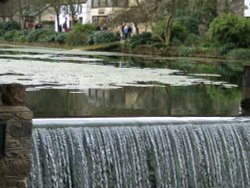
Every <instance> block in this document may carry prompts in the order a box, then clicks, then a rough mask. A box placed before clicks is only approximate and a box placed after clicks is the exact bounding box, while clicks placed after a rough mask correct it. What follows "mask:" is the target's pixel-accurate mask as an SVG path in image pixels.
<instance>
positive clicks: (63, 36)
mask: <svg viewBox="0 0 250 188" xmlns="http://www.w3.org/2000/svg"><path fill="white" fill-rule="evenodd" d="M66 35H67V34H66V33H62V32H61V33H56V35H55V42H58V43H59V44H63V43H65V42H66Z"/></svg>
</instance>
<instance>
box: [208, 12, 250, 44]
mask: <svg viewBox="0 0 250 188" xmlns="http://www.w3.org/2000/svg"><path fill="white" fill-rule="evenodd" d="M208 33H209V36H210V39H211V40H212V41H213V42H215V43H216V44H217V45H225V44H228V43H233V44H235V45H236V46H237V47H249V46H250V35H249V33H250V21H249V20H248V19H247V18H244V17H241V16H236V15H232V14H225V15H222V16H219V17H217V18H215V19H214V20H213V21H212V23H211V24H210V27H209V31H208Z"/></svg>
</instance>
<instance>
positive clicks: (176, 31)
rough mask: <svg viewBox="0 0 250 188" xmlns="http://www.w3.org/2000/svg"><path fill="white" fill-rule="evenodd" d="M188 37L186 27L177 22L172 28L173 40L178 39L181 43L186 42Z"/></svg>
mask: <svg viewBox="0 0 250 188" xmlns="http://www.w3.org/2000/svg"><path fill="white" fill-rule="evenodd" d="M187 36H188V31H187V29H186V27H185V26H183V25H182V24H181V23H180V22H178V21H175V22H174V23H173V25H172V28H171V40H173V38H176V39H178V40H179V41H181V42H184V41H185V40H186V38H187Z"/></svg>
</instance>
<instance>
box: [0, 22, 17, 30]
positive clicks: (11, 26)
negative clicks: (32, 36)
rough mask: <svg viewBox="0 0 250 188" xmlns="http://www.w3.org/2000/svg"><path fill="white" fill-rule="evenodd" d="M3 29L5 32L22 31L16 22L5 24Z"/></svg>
mask: <svg viewBox="0 0 250 188" xmlns="http://www.w3.org/2000/svg"><path fill="white" fill-rule="evenodd" d="M1 27H2V29H3V30H5V31H11V30H20V29H21V26H20V24H19V23H17V22H15V21H10V22H6V23H3V24H2V26H1Z"/></svg>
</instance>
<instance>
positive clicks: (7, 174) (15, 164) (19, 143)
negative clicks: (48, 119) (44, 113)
mask: <svg viewBox="0 0 250 188" xmlns="http://www.w3.org/2000/svg"><path fill="white" fill-rule="evenodd" d="M0 91H1V101H0V121H1V122H2V123H1V125H2V124H5V126H6V128H5V130H6V137H5V152H4V156H3V157H2V158H0V187H1V188H26V187H27V178H28V176H29V172H30V166H31V164H30V163H31V138H32V134H31V133H32V118H33V114H32V112H31V111H30V110H29V109H28V108H27V107H25V106H24V100H25V88H24V87H23V86H22V85H20V84H8V85H2V86H0ZM0 139H1V138H0Z"/></svg>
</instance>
